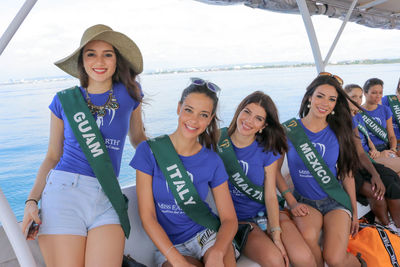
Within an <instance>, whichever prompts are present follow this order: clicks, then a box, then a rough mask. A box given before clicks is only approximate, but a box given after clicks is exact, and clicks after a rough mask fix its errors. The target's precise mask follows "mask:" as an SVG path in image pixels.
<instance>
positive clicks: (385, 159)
mask: <svg viewBox="0 0 400 267" xmlns="http://www.w3.org/2000/svg"><path fill="white" fill-rule="evenodd" d="M345 91H346V93H347V94H348V95H349V97H350V98H351V99H353V100H354V101H355V102H356V103H357V104H358V105H359V106H361V103H362V95H363V90H362V88H361V87H360V86H359V85H356V84H349V85H346V87H345ZM350 108H351V109H352V115H353V116H354V117H353V120H354V121H355V123H357V125H358V124H360V125H361V127H362V128H363V129H365V130H366V129H367V127H366V126H365V123H364V121H363V119H362V117H361V114H360V113H359V110H358V108H357V107H356V106H354V105H352V104H351V103H350ZM360 138H361V144H362V146H363V148H364V150H365V152H367V153H368V154H369V156H370V157H371V158H372V159H373V160H375V161H376V162H378V163H380V164H383V165H385V166H386V167H388V168H390V169H392V170H393V171H395V172H396V173H397V174H400V157H396V156H395V155H394V153H393V152H392V151H388V150H386V151H382V152H380V151H378V150H377V149H376V147H375V145H374V143H373V142H372V140H371V138H370V135H369V132H368V135H365V134H363V133H362V132H360Z"/></svg>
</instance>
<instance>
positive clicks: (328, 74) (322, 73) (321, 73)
mask: <svg viewBox="0 0 400 267" xmlns="http://www.w3.org/2000/svg"><path fill="white" fill-rule="evenodd" d="M318 76H329V77H332V78H334V79H335V80H336V81H338V83H339V84H340V85H343V80H342V78H340V77H339V76H337V75H333V74H332V73H330V72H320V73H319V74H318Z"/></svg>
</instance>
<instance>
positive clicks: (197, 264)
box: [162, 256, 204, 267]
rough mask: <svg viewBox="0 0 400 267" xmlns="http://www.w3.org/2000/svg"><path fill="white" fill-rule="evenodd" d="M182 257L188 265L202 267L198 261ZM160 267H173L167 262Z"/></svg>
mask: <svg viewBox="0 0 400 267" xmlns="http://www.w3.org/2000/svg"><path fill="white" fill-rule="evenodd" d="M184 257H185V259H186V260H187V261H188V262H189V263H190V264H193V265H194V266H197V267H203V266H204V265H203V263H201V262H200V261H199V260H196V259H195V258H193V257H189V256H184ZM162 267H173V266H172V264H171V263H169V261H166V262H164V263H163V265H162Z"/></svg>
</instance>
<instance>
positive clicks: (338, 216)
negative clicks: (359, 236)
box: [324, 210, 361, 267]
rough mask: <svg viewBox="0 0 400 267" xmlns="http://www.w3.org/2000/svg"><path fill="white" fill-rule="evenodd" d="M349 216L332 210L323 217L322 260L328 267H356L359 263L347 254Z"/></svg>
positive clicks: (342, 211) (341, 211) (343, 212)
mask: <svg viewBox="0 0 400 267" xmlns="http://www.w3.org/2000/svg"><path fill="white" fill-rule="evenodd" d="M350 225H351V219H350V216H349V215H348V214H347V213H346V212H345V211H344V210H332V211H330V212H328V213H327V214H325V216H324V259H325V262H326V263H327V264H328V266H330V267H358V266H361V263H360V262H359V261H358V259H357V258H356V257H355V256H354V255H353V254H350V253H348V252H347V243H348V241H349V235H350Z"/></svg>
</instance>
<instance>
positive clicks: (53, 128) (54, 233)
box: [22, 25, 146, 267]
mask: <svg viewBox="0 0 400 267" xmlns="http://www.w3.org/2000/svg"><path fill="white" fill-rule="evenodd" d="M55 64H56V65H57V66H58V67H59V68H61V69H62V70H63V71H65V72H66V73H68V74H70V75H72V76H74V77H76V78H79V80H80V87H76V88H74V89H68V90H65V91H63V92H62V93H59V94H57V95H56V96H55V97H54V98H53V101H52V103H51V104H50V106H49V108H50V110H51V120H50V139H49V146H48V151H47V154H46V158H45V159H44V161H43V163H42V165H41V166H40V168H39V171H38V174H37V177H36V181H35V184H34V186H33V188H32V190H31V192H30V194H29V197H28V200H27V201H26V205H25V213H24V218H23V223H22V228H23V231H25V230H26V228H27V227H28V224H29V223H30V222H32V221H35V222H36V223H38V224H41V226H40V229H39V237H38V240H39V245H40V248H41V251H42V254H43V257H44V260H45V262H46V265H47V266H57V267H62V266H66V267H67V266H96V267H98V266H105V267H106V266H107V267H110V266H121V263H122V256H123V251H124V243H125V236H124V231H125V230H123V228H122V227H121V226H122V222H121V221H120V218H122V217H119V216H120V214H117V212H116V209H115V208H114V207H113V205H112V204H111V202H110V200H109V198H108V196H107V195H105V193H104V192H103V190H102V186H101V184H100V182H99V180H100V178H99V177H98V176H96V175H95V174H94V170H93V169H92V165H91V163H89V162H88V160H87V157H86V156H85V155H86V154H85V153H84V151H83V150H82V148H81V146H80V144H79V143H78V140H77V137H76V135H75V134H74V132H73V129H72V128H71V123H72V121H70V120H69V118H68V117H67V116H66V113H67V111H66V110H65V106H64V105H63V103H61V102H60V101H61V97H62V96H61V95H63V94H64V93H66V94H67V92H72V91H71V90H74V92H76V94H77V95H76V96H77V98H76V99H79V100H80V101H81V102H80V103H82V105H81V106H79V108H80V109H82V110H84V111H86V112H87V113H86V114H88V116H92V117H93V118H92V120H91V121H92V124H90V125H89V118H88V117H85V116H86V115H85V114H84V113H83V112H78V113H76V114H75V115H74V120H75V121H76V122H80V124H79V126H78V128H79V131H81V134H82V135H83V137H84V138H85V140H86V141H85V142H86V144H87V145H88V147H89V148H88V149H89V150H91V153H92V155H93V157H97V156H99V155H102V154H108V155H109V158H110V159H111V160H110V161H111V165H110V166H112V167H110V169H111V170H108V171H109V172H110V173H112V174H113V175H114V177H115V178H113V177H108V178H109V179H115V181H116V177H118V174H119V170H120V165H121V157H122V151H123V148H124V143H125V139H126V136H127V134H128V135H129V140H130V141H131V143H132V145H133V146H136V145H137V144H139V143H140V142H141V141H143V140H145V139H146V137H145V133H144V128H143V122H142V110H141V103H142V98H143V94H142V93H141V89H140V86H139V84H138V82H136V79H137V75H138V74H139V73H141V72H142V70H143V60H142V55H141V53H140V50H139V48H138V47H137V45H136V44H135V43H134V42H133V41H132V40H131V39H130V38H129V37H128V36H126V35H124V34H122V33H120V32H116V31H113V30H112V29H111V28H110V27H108V26H105V25H94V26H92V27H90V28H88V29H87V30H86V31H85V32H84V34H83V36H82V39H81V43H80V45H79V47H78V48H77V49H76V50H75V51H74V52H73V53H72V54H71V55H70V56H68V57H66V58H64V59H62V60H60V61H58V62H56V63H55ZM77 103H78V100H77V101H72V102H70V103H69V104H70V105H78V104H77ZM67 106H68V105H67ZM85 118H86V119H87V120H86V119H85ZM84 119H85V120H84ZM94 128H96V129H97V130H100V131H99V132H100V135H101V137H102V138H103V139H104V143H105V144H106V145H105V146H101V144H100V143H101V142H100V141H99V140H98V137H97V136H95V134H94V131H92V130H93V129H94ZM103 148H104V150H107V151H104V150H103ZM99 163H100V164H103V161H102V160H101V161H100V162H99ZM103 189H104V188H103ZM118 190H120V189H119V186H118ZM119 196H120V197H122V193H120V195H119ZM40 199H41V218H39V214H38V213H39V210H38V201H39V200H40ZM121 214H122V216H126V217H127V213H126V211H125V212H122V213H121ZM126 217H124V218H126ZM128 224H129V221H128ZM35 234H36V233H33V234H32V235H30V236H28V238H30V239H32V238H34V236H35ZM125 235H126V236H127V235H129V231H126V232H125Z"/></svg>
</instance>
